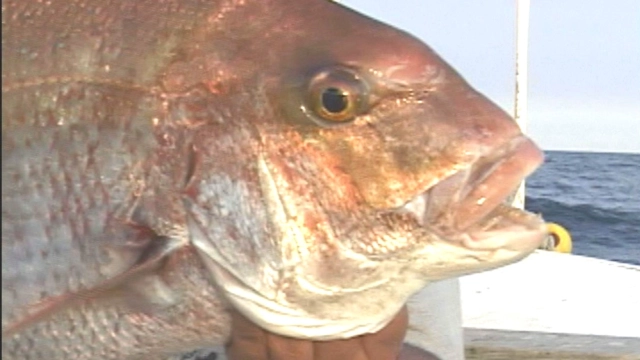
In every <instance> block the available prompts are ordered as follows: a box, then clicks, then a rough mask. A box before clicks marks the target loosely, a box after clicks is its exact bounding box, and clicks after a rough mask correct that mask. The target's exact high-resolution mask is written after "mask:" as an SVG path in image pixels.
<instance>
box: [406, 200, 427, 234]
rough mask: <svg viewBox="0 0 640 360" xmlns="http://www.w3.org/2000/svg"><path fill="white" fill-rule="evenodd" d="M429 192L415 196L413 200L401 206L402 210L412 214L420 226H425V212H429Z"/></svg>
mask: <svg viewBox="0 0 640 360" xmlns="http://www.w3.org/2000/svg"><path fill="white" fill-rule="evenodd" d="M426 197H427V194H426V193H424V194H420V195H417V196H415V197H414V198H413V199H411V201H409V202H408V203H406V204H404V206H402V207H401V208H400V210H401V211H402V212H407V213H409V214H412V215H413V216H414V217H415V218H416V220H417V221H418V223H419V224H420V226H424V220H425V214H426V213H427V198H426Z"/></svg>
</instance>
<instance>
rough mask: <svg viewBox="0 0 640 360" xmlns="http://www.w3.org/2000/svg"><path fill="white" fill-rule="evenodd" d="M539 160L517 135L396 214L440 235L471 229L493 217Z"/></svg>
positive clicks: (528, 142)
mask: <svg viewBox="0 0 640 360" xmlns="http://www.w3.org/2000/svg"><path fill="white" fill-rule="evenodd" d="M542 161H543V154H542V152H541V151H540V149H538V147H537V146H536V145H535V144H534V143H533V142H532V141H531V140H530V139H529V138H527V137H525V136H524V135H520V136H518V137H516V138H513V139H512V140H510V141H509V142H507V143H505V144H503V145H502V146H500V147H499V148H497V149H494V150H493V151H491V152H490V153H488V154H485V155H484V156H480V157H478V158H477V159H476V160H475V161H474V162H472V163H471V164H470V165H469V166H467V167H465V168H463V169H461V170H458V171H457V172H455V173H453V174H451V175H450V176H448V177H446V178H444V179H442V180H441V181H439V182H437V183H436V184H434V185H433V186H431V187H430V188H428V189H426V190H425V191H424V192H422V193H420V194H418V195H417V196H415V197H414V198H412V199H411V200H409V201H408V202H407V203H405V204H404V205H403V206H401V207H400V208H398V209H396V211H398V212H401V213H410V214H412V215H413V217H415V220H416V221H417V222H418V224H420V225H421V226H423V227H429V228H431V229H434V230H437V231H438V232H440V233H444V234H455V233H457V234H459V233H462V232H465V231H467V230H472V229H474V227H477V225H478V224H480V223H481V222H482V221H483V220H485V218H487V217H491V216H492V215H496V214H494V212H495V211H496V209H497V208H499V207H500V206H503V205H505V201H506V200H507V198H508V197H509V196H510V195H511V194H513V192H514V191H515V190H516V189H517V187H518V186H519V185H520V183H521V182H522V181H523V179H524V178H525V177H526V176H528V175H529V174H531V173H532V172H533V171H534V170H535V169H536V168H537V167H538V166H540V164H541V163H542ZM474 231H477V229H476V230H474Z"/></svg>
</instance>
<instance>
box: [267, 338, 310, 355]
mask: <svg viewBox="0 0 640 360" xmlns="http://www.w3.org/2000/svg"><path fill="white" fill-rule="evenodd" d="M313 344H314V343H313V341H310V340H300V339H293V338H289V337H285V336H280V335H276V334H271V333H268V334H267V349H268V352H269V360H315V359H314V357H313Z"/></svg>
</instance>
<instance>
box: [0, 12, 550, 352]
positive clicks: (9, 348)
mask: <svg viewBox="0 0 640 360" xmlns="http://www.w3.org/2000/svg"><path fill="white" fill-rule="evenodd" d="M2 103H3V106H2V333H3V336H2V358H3V359H23V360H30V359H43V358H47V359H125V360H134V359H158V358H162V357H165V356H172V355H175V354H181V353H184V352H187V351H191V350H193V349H198V348H202V347H209V346H216V345H220V344H224V343H225V341H226V339H227V338H228V336H229V332H230V328H229V327H230V318H229V311H230V310H231V309H234V310H235V311H239V312H240V313H242V314H243V315H244V316H246V317H247V318H249V319H250V320H251V321H253V322H255V323H256V324H257V325H259V326H261V327H263V328H264V329H266V330H269V331H272V332H274V333H277V334H282V335H286V336H291V337H296V338H302V339H313V340H331V339H341V338H349V337H353V336H358V335H361V334H366V333H371V332H375V331H377V330H378V329H380V328H382V327H383V326H384V325H385V324H386V323H388V322H389V321H390V320H391V318H392V317H393V315H394V314H395V313H397V312H398V311H399V309H400V308H401V307H402V306H403V305H404V304H405V303H406V301H407V299H408V298H409V297H410V296H411V295H412V294H414V293H416V292H417V291H419V290H420V289H422V288H424V287H425V286H426V285H427V284H429V283H431V282H434V281H438V280H441V279H448V278H454V277H457V276H461V275H464V274H470V273H474V272H479V271H485V270H488V269H492V268H496V267H499V266H503V265H506V264H509V263H513V262H515V261H518V260H520V259H522V258H524V257H525V256H527V255H528V254H529V253H531V252H532V251H533V250H534V249H536V248H537V247H538V246H539V245H540V243H541V242H542V241H543V239H544V238H545V236H546V227H545V226H544V222H543V220H542V219H541V218H540V217H539V216H538V215H535V214H531V213H528V212H526V211H524V210H522V209H517V208H514V207H511V206H510V205H508V204H507V203H506V202H505V199H506V198H507V197H508V196H509V194H511V193H512V192H513V191H514V189H516V188H517V186H518V184H520V182H521V181H522V179H523V178H525V177H526V176H528V175H529V174H530V173H532V172H533V171H534V170H535V169H536V168H537V167H538V166H539V165H540V164H541V162H542V161H543V154H542V151H541V150H540V149H539V148H538V147H537V146H536V145H535V143H534V142H533V141H532V140H531V139H530V138H528V137H527V136H525V135H524V134H523V133H522V131H521V130H520V128H519V127H518V125H517V124H516V123H515V122H514V121H513V119H512V118H511V117H510V116H509V115H508V114H507V113H506V112H505V111H503V110H502V109H500V108H499V107H498V106H497V105H495V104H494V103H492V102H491V101H490V100H489V99H487V98H486V97H485V96H483V95H482V94H480V93H479V92H477V91H476V90H475V89H473V87H472V86H471V85H470V84H468V83H467V82H466V81H465V80H464V79H463V78H462V76H461V75H460V74H459V73H458V72H456V70H455V69H453V68H452V67H451V66H450V65H448V64H447V63H446V62H445V61H444V60H443V59H442V58H440V57H439V56H438V55H437V54H436V52H435V51H434V50H432V49H431V48H429V47H428V46H427V45H426V44H424V43H422V42H421V41H420V40H418V39H416V38H415V37H413V36H411V35H409V34H407V33H405V32H403V31H401V30H398V29H395V28H393V27H390V26H387V25H385V24H383V23H381V22H378V21H376V20H374V19H371V18H368V17H366V16H364V15H361V14H359V13H357V12H355V11H353V10H351V9H349V8H346V7H344V6H342V5H340V4H337V3H335V2H332V1H326V0H295V1H294V0H162V1H132V0H131V1H129V0H111V1H104V0H75V1H73V2H71V1H62V0H51V1H46V2H42V1H35V0H6V1H3V3H2Z"/></svg>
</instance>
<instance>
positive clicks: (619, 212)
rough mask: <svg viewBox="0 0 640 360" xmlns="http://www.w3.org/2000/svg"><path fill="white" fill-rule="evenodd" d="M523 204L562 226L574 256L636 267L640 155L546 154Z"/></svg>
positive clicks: (530, 180) (638, 262) (639, 235)
mask: <svg viewBox="0 0 640 360" xmlns="http://www.w3.org/2000/svg"><path fill="white" fill-rule="evenodd" d="M545 156H546V160H545V163H544V164H543V165H542V167H540V168H539V169H538V170H537V171H536V172H535V173H534V174H533V175H531V176H530V177H529V178H528V179H527V182H526V190H525V194H526V199H525V208H526V209H528V210H530V211H533V212H536V213H540V214H542V216H543V218H544V219H545V220H546V221H547V222H555V223H558V224H560V225H562V226H563V227H565V228H566V229H567V230H568V231H569V232H570V233H571V236H572V238H573V251H572V253H574V254H579V255H587V256H592V257H596V258H601V259H608V260H615V261H621V262H625V263H630V264H636V265H640V154H621V153H593V152H565V151H547V152H545Z"/></svg>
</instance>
